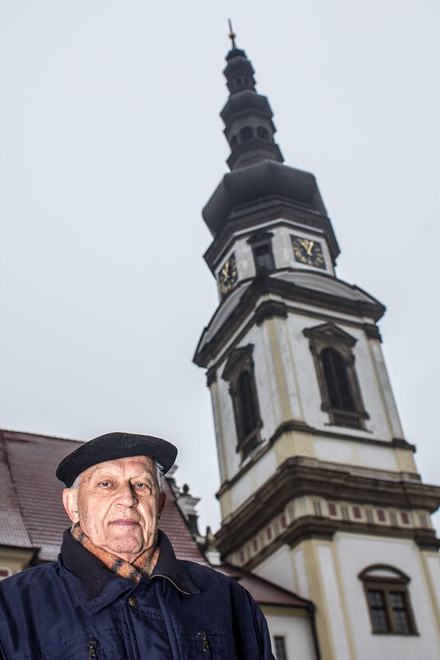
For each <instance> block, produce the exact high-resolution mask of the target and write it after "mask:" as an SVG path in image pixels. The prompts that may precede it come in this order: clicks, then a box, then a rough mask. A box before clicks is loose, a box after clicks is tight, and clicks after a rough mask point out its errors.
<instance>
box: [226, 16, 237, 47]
mask: <svg viewBox="0 0 440 660" xmlns="http://www.w3.org/2000/svg"><path fill="white" fill-rule="evenodd" d="M228 25H229V39H230V40H231V42H232V49H233V50H235V49H236V45H235V37H236V36H237V35H236V34H235V32H234V30H233V29H232V23H231V19H230V18H228Z"/></svg>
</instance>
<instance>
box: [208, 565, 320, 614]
mask: <svg viewBox="0 0 440 660" xmlns="http://www.w3.org/2000/svg"><path fill="white" fill-rule="evenodd" d="M215 568H216V570H218V571H220V573H223V574H224V575H227V576H228V577H231V578H233V579H234V580H236V581H237V582H239V583H240V584H241V586H242V587H244V588H245V589H246V590H247V591H249V593H250V594H251V596H252V598H253V599H254V600H255V601H256V602H257V603H260V605H283V606H290V607H299V608H303V609H309V608H311V607H313V605H312V603H311V601H309V600H306V599H305V598H301V597H300V596H297V595H296V594H294V593H293V592H291V591H287V590H286V589H283V588H282V587H278V586H277V585H276V584H273V583H272V582H268V581H267V580H265V579H263V578H261V577H259V576H258V575H254V574H253V573H249V572H248V571H244V570H243V569H241V568H236V567H235V566H232V565H231V564H221V565H220V566H216V567H215Z"/></svg>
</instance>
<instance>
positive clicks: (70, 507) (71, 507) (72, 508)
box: [63, 488, 79, 524]
mask: <svg viewBox="0 0 440 660" xmlns="http://www.w3.org/2000/svg"><path fill="white" fill-rule="evenodd" d="M63 505H64V508H65V509H66V513H67V515H68V516H69V518H70V520H71V521H72V522H73V523H74V524H75V523H77V522H78V521H79V515H78V491H77V490H75V489H74V488H65V489H64V490H63Z"/></svg>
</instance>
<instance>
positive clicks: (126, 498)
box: [118, 484, 138, 507]
mask: <svg viewBox="0 0 440 660" xmlns="http://www.w3.org/2000/svg"><path fill="white" fill-rule="evenodd" d="M137 503H138V500H137V498H136V495H135V492H134V490H133V488H132V486H131V484H121V485H120V486H119V488H118V504H121V505H123V506H130V507H132V506H136V505H137Z"/></svg>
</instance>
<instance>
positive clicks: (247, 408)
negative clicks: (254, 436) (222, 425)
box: [237, 371, 258, 437]
mask: <svg viewBox="0 0 440 660" xmlns="http://www.w3.org/2000/svg"><path fill="white" fill-rule="evenodd" d="M237 398H238V401H239V412H240V417H241V425H242V428H243V432H244V435H245V436H246V437H247V436H248V435H250V434H251V433H252V432H253V431H255V429H256V428H257V425H258V415H257V411H256V409H255V401H254V397H253V388H252V382H251V376H250V374H249V371H242V372H241V374H240V376H239V378H238V384H237Z"/></svg>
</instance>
